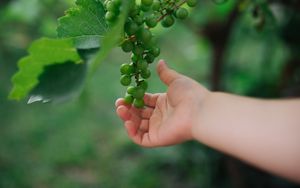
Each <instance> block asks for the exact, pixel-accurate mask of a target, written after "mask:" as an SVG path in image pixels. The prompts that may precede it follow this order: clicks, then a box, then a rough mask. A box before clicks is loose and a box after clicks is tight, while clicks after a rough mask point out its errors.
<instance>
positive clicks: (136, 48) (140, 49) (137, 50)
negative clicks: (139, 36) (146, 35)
mask: <svg viewBox="0 0 300 188" xmlns="http://www.w3.org/2000/svg"><path fill="white" fill-rule="evenodd" d="M132 52H133V53H134V54H135V55H137V56H139V55H142V54H143V52H144V49H143V47H141V46H140V45H136V46H134V48H133V51H132Z"/></svg>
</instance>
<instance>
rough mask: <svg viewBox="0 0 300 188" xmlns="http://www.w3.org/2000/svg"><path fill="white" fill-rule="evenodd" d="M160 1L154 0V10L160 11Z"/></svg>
mask: <svg viewBox="0 0 300 188" xmlns="http://www.w3.org/2000/svg"><path fill="white" fill-rule="evenodd" d="M160 7H161V6H160V2H159V1H158V0H154V1H153V4H152V10H154V11H159V10H160Z"/></svg>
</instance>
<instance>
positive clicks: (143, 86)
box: [139, 80, 148, 91]
mask: <svg viewBox="0 0 300 188" xmlns="http://www.w3.org/2000/svg"><path fill="white" fill-rule="evenodd" d="M139 86H140V87H141V88H143V89H144V90H145V91H146V90H147V89H148V82H147V81H146V80H141V81H140V83H139Z"/></svg>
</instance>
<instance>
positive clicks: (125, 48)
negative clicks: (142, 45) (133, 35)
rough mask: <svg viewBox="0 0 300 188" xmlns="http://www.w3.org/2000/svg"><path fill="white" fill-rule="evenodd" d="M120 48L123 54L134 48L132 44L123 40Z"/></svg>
mask: <svg viewBox="0 0 300 188" xmlns="http://www.w3.org/2000/svg"><path fill="white" fill-rule="evenodd" d="M121 47H122V50H123V51H124V52H130V51H132V50H133V48H134V46H133V43H132V42H131V41H129V40H125V41H124V42H123V44H122V46H121Z"/></svg>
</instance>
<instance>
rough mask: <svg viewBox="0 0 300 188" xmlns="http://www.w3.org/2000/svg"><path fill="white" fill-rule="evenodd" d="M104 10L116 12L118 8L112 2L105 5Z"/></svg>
mask: <svg viewBox="0 0 300 188" xmlns="http://www.w3.org/2000/svg"><path fill="white" fill-rule="evenodd" d="M106 9H107V11H112V12H116V11H118V10H119V6H118V5H117V4H116V3H115V2H114V1H109V2H108V3H107V4H106Z"/></svg>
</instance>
